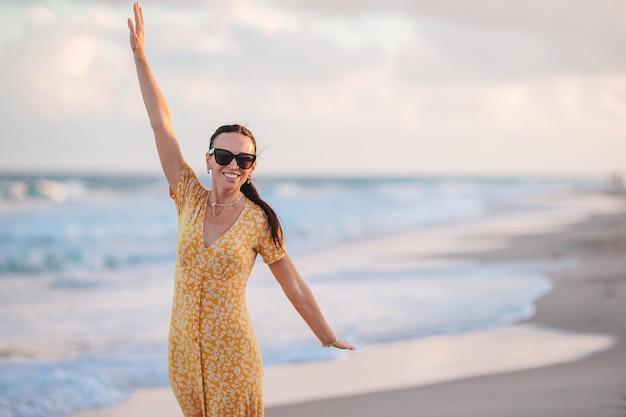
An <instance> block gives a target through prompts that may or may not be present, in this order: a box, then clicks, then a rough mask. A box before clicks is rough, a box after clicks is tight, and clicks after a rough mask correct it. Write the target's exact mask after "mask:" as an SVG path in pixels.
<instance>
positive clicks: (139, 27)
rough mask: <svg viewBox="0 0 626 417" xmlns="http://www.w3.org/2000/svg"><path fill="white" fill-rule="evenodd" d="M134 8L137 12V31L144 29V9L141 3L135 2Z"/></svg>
mask: <svg viewBox="0 0 626 417" xmlns="http://www.w3.org/2000/svg"><path fill="white" fill-rule="evenodd" d="M133 10H134V12H135V25H136V30H137V32H141V31H143V10H141V6H139V3H135V4H134V5H133Z"/></svg>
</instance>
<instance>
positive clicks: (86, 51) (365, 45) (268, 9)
mask: <svg viewBox="0 0 626 417" xmlns="http://www.w3.org/2000/svg"><path fill="white" fill-rule="evenodd" d="M141 4H142V7H143V10H144V17H145V25H146V51H147V55H148V59H149V61H150V63H151V65H152V68H153V71H154V73H155V76H156V78H157V80H158V82H159V84H160V86H161V88H162V90H163V92H164V94H165V96H166V98H167V100H168V103H169V106H170V109H171V111H172V117H173V123H174V128H175V131H176V133H177V137H178V139H179V141H180V142H181V147H182V150H183V154H184V157H185V159H186V160H187V161H188V162H189V163H190V164H191V165H192V167H194V168H195V169H198V170H201V169H203V166H204V162H203V161H204V153H205V152H206V150H207V142H208V139H209V137H210V135H211V134H212V132H213V131H214V130H215V129H216V128H217V127H219V126H220V125H223V124H230V123H240V124H244V125H246V126H247V127H249V128H250V129H251V130H252V132H253V133H254V135H255V137H256V138H257V141H258V144H259V163H258V168H257V170H256V173H257V174H259V175H264V174H265V175H288V176H289V175H294V176H296V175H297V176H301V175H315V176H333V175H347V176H361V175H366V176H374V177H375V176H379V175H381V176H388V175H403V176H404V175H481V176H483V175H486V176H494V175H496V176H497V175H533V176H536V175H540V176H569V175H607V174H608V173H611V172H624V171H626V140H625V139H626V20H625V18H624V16H626V2H624V1H623V0H551V1H545V0H525V1H511V0H438V1H432V0H367V1H365V0H333V1H330V0H267V1H248V0H232V1H218V0H183V1H177V2H172V1H166V0H146V1H144V2H142V3H141ZM131 15H132V3H131V2H129V1H120V0H114V1H90V0H48V1H33V0H0V171H9V170H10V171H16V170H17V171H36V172H42V171H54V172H57V171H61V172H80V173H85V172H98V173H100V172H106V173H108V172H115V173H117V172H122V173H135V172H137V173H156V172H159V171H160V167H159V163H158V157H157V155H156V150H155V148H154V143H153V138H152V132H151V129H150V126H149V123H148V119H147V116H146V113H145V110H144V107H143V103H142V101H141V95H140V93H139V88H138V84H137V79H136V74H135V69H134V64H133V59H132V53H131V51H130V47H129V39H128V27H127V25H126V19H127V18H128V17H131Z"/></svg>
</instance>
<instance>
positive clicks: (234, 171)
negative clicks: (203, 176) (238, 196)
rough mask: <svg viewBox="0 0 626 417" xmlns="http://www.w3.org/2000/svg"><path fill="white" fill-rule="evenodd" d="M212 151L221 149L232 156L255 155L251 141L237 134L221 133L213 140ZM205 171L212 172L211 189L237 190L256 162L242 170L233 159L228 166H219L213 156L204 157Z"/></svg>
mask: <svg viewBox="0 0 626 417" xmlns="http://www.w3.org/2000/svg"><path fill="white" fill-rule="evenodd" d="M213 149H223V150H226V151H228V152H230V153H232V154H233V155H239V154H252V155H254V154H255V149H254V143H253V142H252V139H250V138H249V137H247V136H246V135H243V134H241V133H237V132H226V133H221V134H220V135H219V136H217V137H216V138H215V139H214V140H213ZM206 163H207V169H210V170H212V171H213V187H216V186H218V187H220V188H223V189H226V190H231V189H237V190H238V189H239V188H240V187H241V186H242V185H243V184H244V183H245V182H246V181H247V180H248V178H249V177H250V176H251V175H252V172H253V171H254V169H255V168H256V161H255V162H254V163H253V164H252V167H250V168H249V169H243V168H241V167H240V166H239V165H238V164H237V160H236V158H233V159H232V160H231V161H230V163H229V164H227V165H220V164H218V163H217V161H216V160H215V155H214V154H213V155H209V154H208V153H207V155H206Z"/></svg>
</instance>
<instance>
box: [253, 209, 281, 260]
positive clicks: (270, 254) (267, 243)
mask: <svg viewBox="0 0 626 417" xmlns="http://www.w3.org/2000/svg"><path fill="white" fill-rule="evenodd" d="M259 212H260V213H259V217H260V218H261V220H260V221H259V222H257V224H258V240H257V246H256V248H255V249H256V251H257V253H258V254H259V255H261V258H263V262H265V263H266V264H268V265H269V264H273V263H274V262H278V261H280V260H281V259H282V258H284V257H285V255H287V251H286V250H285V242H284V241H283V242H281V243H282V246H280V247H278V246H276V243H274V240H273V239H272V231H271V230H270V228H269V224H268V223H267V219H266V218H265V214H264V213H263V210H261V209H260V208H259Z"/></svg>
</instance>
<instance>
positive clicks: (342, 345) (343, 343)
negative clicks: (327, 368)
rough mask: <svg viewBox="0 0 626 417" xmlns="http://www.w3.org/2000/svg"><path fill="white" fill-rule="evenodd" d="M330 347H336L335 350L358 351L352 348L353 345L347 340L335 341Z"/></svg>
mask: <svg viewBox="0 0 626 417" xmlns="http://www.w3.org/2000/svg"><path fill="white" fill-rule="evenodd" d="M328 347H334V348H337V349H348V350H354V349H356V348H355V347H354V346H352V344H351V343H350V342H348V341H347V340H341V339H337V340H335V341H334V342H333V343H332V344H331V345H330V346H328Z"/></svg>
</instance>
